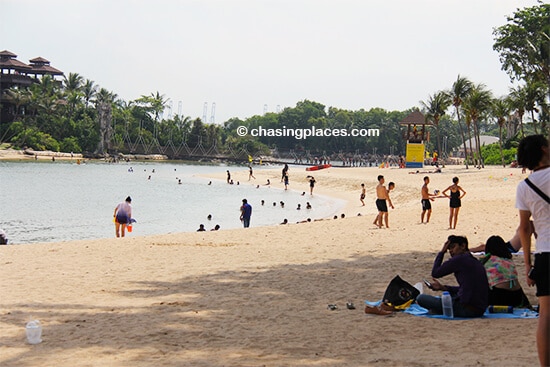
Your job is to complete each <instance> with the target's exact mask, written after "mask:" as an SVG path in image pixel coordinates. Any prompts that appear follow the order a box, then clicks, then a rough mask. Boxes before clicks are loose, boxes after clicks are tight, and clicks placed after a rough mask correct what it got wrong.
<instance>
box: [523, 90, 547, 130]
mask: <svg viewBox="0 0 550 367" xmlns="http://www.w3.org/2000/svg"><path fill="white" fill-rule="evenodd" d="M543 89H544V86H543V85H541V83H540V82H539V83H537V82H533V81H528V82H527V84H526V85H525V110H526V111H527V112H530V113H531V121H532V122H533V129H535V134H538V132H537V123H536V120H535V112H539V110H538V109H537V107H536V104H537V102H538V101H541V100H544V98H545V93H544V91H543Z"/></svg>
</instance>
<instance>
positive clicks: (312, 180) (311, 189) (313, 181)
mask: <svg viewBox="0 0 550 367" xmlns="http://www.w3.org/2000/svg"><path fill="white" fill-rule="evenodd" d="M307 178H309V194H310V195H313V188H314V187H315V182H316V181H315V178H314V177H313V176H307Z"/></svg>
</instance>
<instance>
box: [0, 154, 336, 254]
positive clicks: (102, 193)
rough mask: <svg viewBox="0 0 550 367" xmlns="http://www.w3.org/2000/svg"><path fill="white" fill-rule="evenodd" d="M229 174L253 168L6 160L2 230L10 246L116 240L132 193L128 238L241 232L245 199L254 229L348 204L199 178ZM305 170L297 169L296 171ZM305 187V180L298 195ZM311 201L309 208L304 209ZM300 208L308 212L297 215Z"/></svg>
mask: <svg viewBox="0 0 550 367" xmlns="http://www.w3.org/2000/svg"><path fill="white" fill-rule="evenodd" d="M130 167H132V169H133V172H129V168H130ZM271 168H273V167H271ZM227 169H229V170H230V171H233V172H237V171H243V170H246V169H247V168H246V167H242V166H241V167H231V166H229V167H228V166H204V165H202V166H200V165H189V164H184V163H166V162H161V163H158V162H151V163H149V162H147V163H139V162H131V163H118V164H108V163H103V162H99V163H86V164H81V165H77V164H76V163H74V162H60V161H58V162H0V208H1V209H0V228H1V229H3V230H4V231H5V232H6V234H7V236H8V239H9V243H10V244H25V243H35V242H58V241H68V240H76V239H95V238H108V237H114V224H113V221H112V219H113V211H114V208H115V206H116V205H117V204H118V203H119V202H121V201H124V199H125V198H126V196H128V195H130V196H131V197H132V208H133V217H134V218H135V219H136V220H137V223H136V224H134V230H133V232H132V233H131V234H129V236H139V235H153V234H164V233H175V232H189V231H196V230H197V228H198V227H199V224H201V223H203V224H204V225H205V228H206V229H207V230H210V229H211V228H213V227H214V226H215V225H216V224H219V225H220V226H221V229H222V230H223V229H227V228H238V227H241V226H242V225H241V222H240V220H239V214H240V212H239V208H240V205H241V200H242V199H243V198H246V199H248V202H249V203H250V204H251V205H252V207H253V213H252V220H251V227H257V226H265V225H273V224H277V223H280V222H282V220H283V219H284V218H287V219H288V220H289V222H291V223H293V222H296V221H301V220H305V219H306V218H308V217H310V218H312V219H315V218H323V217H327V216H332V215H334V214H335V213H337V212H338V211H339V210H340V209H341V208H342V207H343V205H344V202H343V201H341V200H338V199H333V198H329V197H325V196H322V195H314V196H313V197H310V196H309V194H306V195H305V196H301V191H300V192H296V191H292V190H288V191H284V190H283V187H282V184H280V183H279V179H272V180H271V182H272V185H271V187H268V186H264V185H262V184H264V183H265V182H256V181H259V180H256V181H251V182H248V181H245V182H241V184H240V185H228V184H227V183H226V182H225V181H221V180H210V179H208V178H205V177H202V176H201V175H208V174H209V173H216V172H225V171H226V170H227ZM258 169H261V168H255V170H256V171H257V170H258ZM303 169H304V168H303V167H295V168H294V167H291V173H293V172H296V173H297V172H302V171H303ZM153 170H154V172H153ZM304 175H305V171H304ZM149 176H151V179H149ZM178 179H181V182H182V183H181V184H178ZM209 181H212V183H211V185H208V182H209ZM257 184H260V188H256V185H257ZM291 186H292V176H291ZM295 186H297V185H295ZM306 189H307V185H306V184H304V183H303V182H302V183H301V185H300V190H306ZM261 200H264V201H265V205H264V206H262V205H261ZM280 201H284V202H285V207H284V208H281V207H280V205H279V204H278V203H279V202H280ZM307 201H309V202H310V203H311V205H312V209H310V210H306V209H305V206H306V202H307ZM273 202H276V203H277V206H276V207H274V206H273ZM298 204H301V206H302V208H303V209H302V210H296V207H297V206H298ZM208 214H211V215H212V220H208V219H207V216H208Z"/></svg>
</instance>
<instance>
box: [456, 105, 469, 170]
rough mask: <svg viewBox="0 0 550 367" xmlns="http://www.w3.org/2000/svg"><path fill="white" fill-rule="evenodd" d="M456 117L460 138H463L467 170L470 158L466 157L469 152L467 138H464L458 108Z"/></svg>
mask: <svg viewBox="0 0 550 367" xmlns="http://www.w3.org/2000/svg"><path fill="white" fill-rule="evenodd" d="M456 117H457V119H458V128H459V129H460V136H461V137H462V145H464V163H465V164H466V169H468V157H467V156H466V152H467V151H468V149H467V148H466V137H465V136H464V129H462V123H461V122H460V111H459V110H458V108H457V109H456Z"/></svg>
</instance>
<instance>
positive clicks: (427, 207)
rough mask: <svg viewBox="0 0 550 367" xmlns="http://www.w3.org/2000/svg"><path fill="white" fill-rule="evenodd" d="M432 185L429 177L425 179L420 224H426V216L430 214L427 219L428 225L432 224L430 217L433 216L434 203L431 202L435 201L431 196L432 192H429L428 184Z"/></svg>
mask: <svg viewBox="0 0 550 367" xmlns="http://www.w3.org/2000/svg"><path fill="white" fill-rule="evenodd" d="M429 183H430V178H429V177H428V176H425V177H424V185H422V214H421V215H420V223H424V214H426V212H428V216H427V217H426V223H429V222H430V217H431V215H432V203H430V200H431V201H434V198H433V197H434V196H435V195H433V194H430V191H429V190H428V184H429Z"/></svg>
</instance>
